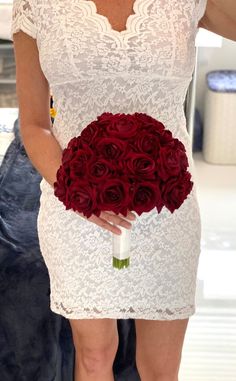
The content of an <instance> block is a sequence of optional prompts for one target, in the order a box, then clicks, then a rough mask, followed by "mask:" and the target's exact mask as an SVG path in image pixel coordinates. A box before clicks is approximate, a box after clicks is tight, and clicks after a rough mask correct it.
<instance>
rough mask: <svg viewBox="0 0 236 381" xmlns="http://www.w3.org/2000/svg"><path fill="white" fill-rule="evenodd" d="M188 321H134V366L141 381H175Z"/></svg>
mask: <svg viewBox="0 0 236 381" xmlns="http://www.w3.org/2000/svg"><path fill="white" fill-rule="evenodd" d="M188 321H189V319H178V320H168V321H166V320H165V321H162V320H143V319H136V320H135V327H136V363H137V368H138V370H139V373H140V375H141V378H142V375H143V378H142V379H143V380H144V381H145V380H146V379H148V380H150V381H151V380H156V381H157V380H159V379H160V380H162V379H163V380H164V379H165V380H177V379H178V371H179V366H180V361H181V354H182V347H183V342H184V337H185V333H186V329H187V325H188Z"/></svg>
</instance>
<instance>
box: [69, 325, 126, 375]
mask: <svg viewBox="0 0 236 381" xmlns="http://www.w3.org/2000/svg"><path fill="white" fill-rule="evenodd" d="M70 323H71V328H72V334H73V341H74V346H75V352H76V360H77V362H78V363H79V365H80V366H82V368H83V369H84V370H85V371H86V373H88V374H93V373H96V374H100V373H102V372H106V370H109V369H110V368H111V367H112V365H113V362H114V359H115V356H116V352H117V349H118V344H119V337H118V331H117V321H116V320H115V319H96V320H95V319H93V320H72V321H71V320H70Z"/></svg>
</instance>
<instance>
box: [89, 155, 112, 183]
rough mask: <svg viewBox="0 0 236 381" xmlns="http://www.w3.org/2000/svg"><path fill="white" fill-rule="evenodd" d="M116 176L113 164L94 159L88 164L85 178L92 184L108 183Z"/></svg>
mask: <svg viewBox="0 0 236 381" xmlns="http://www.w3.org/2000/svg"><path fill="white" fill-rule="evenodd" d="M113 174H114V169H113V166H112V164H111V163H110V162H109V161H107V160H104V159H96V158H95V159H94V160H92V161H90V162H89V163H88V166H87V171H86V174H85V176H87V178H88V180H89V181H91V182H92V183H99V182H100V181H106V180H107V179H108V178H110V177H111V176H112V175H113Z"/></svg>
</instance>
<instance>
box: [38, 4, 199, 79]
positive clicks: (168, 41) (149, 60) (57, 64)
mask: <svg viewBox="0 0 236 381" xmlns="http://www.w3.org/2000/svg"><path fill="white" fill-rule="evenodd" d="M113 1H114V0H113ZM97 3H98V1H97ZM195 6H196V4H195V0H135V1H134V2H132V3H130V4H129V7H127V8H126V10H125V11H124V12H123V13H122V14H121V15H119V18H118V19H117V20H118V21H117V23H116V24H115V19H114V13H109V12H110V11H109V10H108V8H104V7H103V8H98V7H97V5H96V3H95V2H94V1H91V0H63V1H62V0H48V1H47V2H46V0H38V1H37V6H36V13H37V17H36V19H37V30H38V35H37V43H38V48H39V55H40V62H41V66H42V69H43V71H44V73H45V75H46V77H47V78H48V80H49V82H51V83H56V82H60V81H61V80H64V79H65V78H67V79H68V77H71V80H74V79H75V78H83V79H86V77H87V76H88V77H90V78H91V76H94V75H104V76H105V75H113V74H114V75H117V74H119V73H120V74H121V75H122V74H126V75H127V74H130V75H152V74H155V75H160V76H163V77H168V76H169V77H171V76H178V77H181V76H183V77H186V76H190V75H191V73H192V70H193V65H194V55H195V54H194V53H195V45H194V41H195V35H196V31H197V25H196V19H195V13H194V12H195ZM132 11H133V12H132ZM102 12H103V14H101V13H102ZM105 12H106V13H105ZM131 12H132V13H131ZM125 20H126V22H125ZM124 22H125V25H124ZM122 23H123V27H124V26H125V28H122ZM115 28H116V29H120V31H118V30H116V29H115Z"/></svg>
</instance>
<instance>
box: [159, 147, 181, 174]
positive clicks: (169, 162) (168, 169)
mask: <svg viewBox="0 0 236 381" xmlns="http://www.w3.org/2000/svg"><path fill="white" fill-rule="evenodd" d="M159 154H160V156H159V158H158V159H157V162H156V164H157V173H158V176H159V177H160V178H161V179H162V180H163V181H166V180H168V179H169V178H170V177H173V176H178V175H179V173H180V172H181V171H184V170H186V169H187V167H188V160H187V156H186V154H185V153H184V152H183V151H182V149H179V147H178V145H174V144H168V145H166V146H163V147H161V148H160V151H159Z"/></svg>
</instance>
